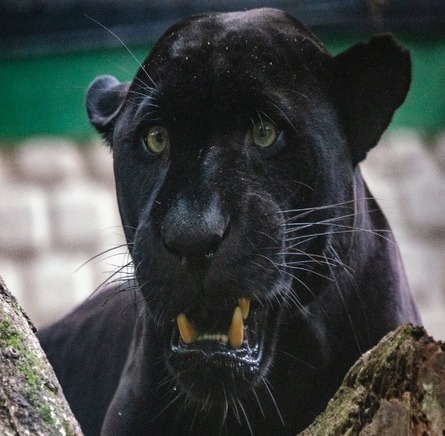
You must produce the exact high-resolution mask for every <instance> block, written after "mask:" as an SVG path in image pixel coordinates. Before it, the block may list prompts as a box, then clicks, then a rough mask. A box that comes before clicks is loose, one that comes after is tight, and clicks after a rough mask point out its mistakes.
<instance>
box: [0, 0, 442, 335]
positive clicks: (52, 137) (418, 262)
mask: <svg viewBox="0 0 445 436" xmlns="http://www.w3.org/2000/svg"><path fill="white" fill-rule="evenodd" d="M260 6H272V7H278V8H281V9H285V10H287V11H289V12H291V13H292V14H294V15H295V16H296V17H297V18H299V19H300V20H301V21H302V22H304V23H305V24H307V25H309V26H310V27H311V28H312V29H313V30H314V31H315V32H316V33H317V34H318V35H319V36H320V37H321V39H322V40H323V41H324V43H325V45H326V46H327V48H328V49H329V50H330V51H331V52H332V53H333V54H336V53H339V52H341V51H342V50H344V49H346V48H348V47H349V46H351V45H353V44H355V43H356V42H359V41H361V40H366V39H367V38H369V36H370V35H372V34H375V33H380V32H388V31H389V32H393V33H395V34H396V35H397V37H398V39H399V40H400V41H401V42H402V44H403V45H404V46H405V47H407V48H408V49H410V51H411V55H412V61H413V84H412V88H411V91H410V94H409V97H408V99H407V101H406V103H405V104H404V106H403V107H402V108H401V109H400V110H399V111H398V112H397V114H396V116H395V118H394V120H393V122H392V125H391V127H390V129H389V131H388V132H387V134H385V136H384V138H382V140H381V144H380V145H379V146H378V147H377V148H376V149H374V150H373V151H372V152H371V153H370V155H369V157H368V159H367V161H366V163H364V164H363V165H362V167H363V172H364V174H365V177H366V178H367V180H368V182H369V185H370V187H371V190H372V191H373V193H374V194H375V196H376V197H377V198H378V200H379V202H380V204H381V205H382V206H383V208H384V210H385V212H386V214H387V216H388V218H389V220H390V222H391V224H392V226H393V229H394V231H395V233H396V237H397V239H398V241H399V244H400V247H401V251H402V255H403V257H404V261H405V265H406V269H407V273H408V276H409V280H410V283H411V286H412V288H413V291H414V292H415V295H416V299H417V301H418V304H419V306H420V309H421V313H422V316H423V319H424V323H425V325H426V327H427V329H428V330H429V332H430V334H432V335H434V336H435V337H436V338H437V339H445V2H443V1H441V0H435V1H434V0H424V1H420V2H419V1H411V0H374V1H371V0H349V1H346V0H345V1H322V0H311V1H299V0H294V1H292V0H288V1H285V0H282V1H280V0H276V1H272V0H269V1H254V0H250V1H247V0H246V1H241V0H232V1H224V0H205V1H204V0H145V1H142V0H126V1H125V2H122V1H120V0H107V1H106V0H2V1H1V2H0V275H2V276H3V277H4V279H5V281H6V283H7V284H8V286H9V288H10V290H11V291H12V292H13V293H14V294H15V295H16V296H17V298H18V299H19V301H20V303H21V304H22V306H23V307H24V308H25V310H26V311H27V312H28V313H29V315H30V317H31V319H32V320H33V321H34V322H35V323H36V325H37V326H43V325H45V324H47V323H49V322H51V321H53V320H55V319H57V318H58V317H60V316H62V315H63V314H65V313H67V311H69V310H70V309H71V308H72V307H73V305H75V304H77V303H78V302H80V301H82V300H83V299H85V298H86V297H87V296H88V295H90V294H91V293H92V292H93V291H94V290H95V289H96V288H97V287H98V286H100V284H101V283H102V282H104V281H105V280H107V279H108V278H109V277H110V276H111V275H112V274H113V271H115V270H116V269H117V268H118V267H119V265H122V264H124V263H126V262H128V257H127V255H126V251H125V249H124V248H122V247H121V244H123V243H124V238H123V233H122V231H121V229H120V220H119V217H118V214H117V207H116V202H115V194H114V184H113V175H112V160H111V154H110V153H109V151H108V150H107V148H106V147H105V146H103V145H102V144H101V143H100V139H99V138H98V136H97V135H96V134H95V133H94V132H93V130H92V128H91V127H90V126H89V124H88V120H87V116H86V111H85V108H84V106H85V105H84V99H85V91H86V88H87V86H88V84H89V83H90V82H91V81H92V80H93V79H94V77H95V76H97V75H99V74H112V75H114V76H116V77H117V78H118V79H120V80H130V79H131V77H132V76H133V75H134V73H135V72H136V70H137V68H138V65H137V62H136V61H135V59H134V58H133V56H134V57H136V58H137V59H138V60H139V61H143V59H144V58H145V57H146V55H147V53H148V51H149V50H150V48H151V47H152V46H153V44H154V42H155V41H156V40H157V39H158V38H159V36H160V35H161V34H162V32H163V31H165V30H166V29H167V27H168V26H169V25H171V24H172V23H173V22H175V21H177V20H178V19H180V18H182V17H185V16H188V15H192V14H198V13H202V12H209V11H229V10H241V9H246V8H253V7H260ZM98 23H100V24H98ZM107 29H108V30H107ZM123 43H125V45H126V46H127V47H128V48H129V50H131V53H132V54H130V53H129V51H128V50H127V49H126V48H125V47H124V44H123ZM100 253H103V254H100ZM96 256H97V257H96ZM89 259H91V260H90V261H89V262H87V261H88V260H89Z"/></svg>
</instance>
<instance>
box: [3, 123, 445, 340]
mask: <svg viewBox="0 0 445 436" xmlns="http://www.w3.org/2000/svg"><path fill="white" fill-rule="evenodd" d="M111 167H112V163H111V155H110V153H109V152H108V150H107V148H106V147H105V146H103V145H100V144H99V143H98V142H95V143H91V144H75V143H72V142H70V141H68V140H65V139H54V138H53V139H48V138H46V139H32V140H29V141H26V142H25V143H23V144H21V146H20V147H16V148H14V149H12V150H8V149H5V148H4V147H3V148H2V147H0V274H2V275H3V276H4V278H5V280H6V282H7V283H8V285H9V288H10V289H11V290H12V291H13V292H14V293H15V294H16V296H17V297H18V299H19V301H20V302H21V304H22V305H23V307H24V308H25V310H27V312H28V313H29V314H30V316H31V318H32V319H33V321H34V322H35V323H36V324H37V325H38V326H42V325H45V324H47V323H49V322H51V321H53V320H54V319H56V318H58V317H59V316H61V315H63V314H65V313H67V311H69V310H70V309H71V308H72V307H73V305H75V304H77V303H78V302H80V301H82V300H83V299H85V298H87V297H88V295H90V294H91V293H92V292H93V291H94V289H96V288H97V287H98V286H99V285H100V284H101V283H102V282H103V281H104V280H107V278H108V277H109V276H110V275H111V274H112V272H113V271H115V270H116V269H117V268H118V266H119V265H122V264H123V263H126V262H128V256H127V254H126V250H125V248H123V247H122V244H123V243H124V238H123V232H122V230H121V228H120V220H119V217H118V213H117V207H116V201H115V193H114V183H113V176H112V169H111ZM362 168H363V173H364V174H365V177H366V179H367V180H368V182H369V185H370V187H371V190H372V192H373V193H374V194H375V196H376V197H377V198H378V201H379V202H380V204H381V205H382V206H383V208H384V210H385V212H386V214H387V216H388V218H389V220H390V222H391V224H392V226H393V228H394V231H395V233H396V237H397V239H398V241H399V244H400V247H401V251H402V255H403V257H404V261H405V265H406V268H407V272H408V276H409V279H410V283H411V285H412V288H413V290H414V292H415V295H416V298H417V301H418V303H419V306H420V308H421V313H422V316H423V319H424V323H425V325H426V327H427V328H428V329H429V331H430V332H431V333H432V334H434V336H435V337H436V338H439V339H445V136H444V137H442V139H440V138H439V139H437V140H435V141H429V142H428V143H427V142H426V141H424V140H422V138H421V137H420V136H419V135H418V134H417V133H415V132H411V131H399V132H395V133H392V134H391V135H388V136H387V137H386V138H385V139H383V140H382V141H381V144H380V145H379V146H378V147H377V148H376V149H374V150H373V151H372V152H371V153H370V154H369V156H368V159H367V160H366V163H365V164H363V165H362ZM108 250H110V251H108ZM100 253H103V254H102V255H100V256H99V257H97V258H96V257H95V256H96V255H98V254H100ZM89 259H91V260H90V261H89V262H87V261H88V260H89ZM85 262H87V263H85Z"/></svg>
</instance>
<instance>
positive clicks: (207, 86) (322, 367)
mask: <svg viewBox="0 0 445 436" xmlns="http://www.w3.org/2000/svg"><path fill="white" fill-rule="evenodd" d="M409 82H410V58H409V54H408V53H407V52H406V51H405V50H403V49H402V48H400V47H399V46H398V45H397V43H396V42H395V41H394V40H393V38H392V37H391V36H388V35H384V36H377V37H375V38H373V39H371V40H370V41H369V42H368V43H365V44H358V45H356V46H354V47H352V48H351V49H349V50H347V51H346V52H344V53H342V54H340V55H338V56H336V57H332V56H331V55H330V54H329V53H328V52H327V51H326V50H325V49H324V47H323V45H322V43H321V42H320V41H319V40H318V39H317V38H316V37H315V36H314V35H313V34H312V33H311V32H310V31H309V30H308V29H306V28H305V27H304V26H302V25H301V24H300V23H299V22H298V21H297V20H295V19H294V18H293V17H290V16H289V15H287V14H285V13H283V12H280V11H277V10H273V9H259V10H253V11H247V12H241V13H231V14H211V15H206V16H200V17H194V18H191V19H187V20H184V21H181V22H180V23H178V24H177V25H175V26H174V27H172V28H171V29H169V30H168V31H167V32H166V33H165V35H164V36H163V37H162V38H161V39H160V41H159V42H158V44H157V45H156V46H155V47H154V49H153V50H152V52H151V53H150V55H149V56H148V58H147V59H146V60H145V62H144V63H143V65H142V66H141V68H140V70H139V71H138V73H137V75H136V77H135V79H134V81H133V82H132V83H131V84H130V85H128V84H119V83H118V82H117V81H116V80H115V79H114V78H111V77H109V76H103V77H100V78H98V79H97V80H96V81H95V82H94V83H93V84H92V85H91V87H90V89H89V91H88V101H87V107H88V113H89V116H90V120H91V122H92V123H93V124H94V125H95V126H96V128H97V129H98V131H99V132H101V133H102V134H103V135H104V137H105V139H106V140H107V142H108V143H109V145H110V147H111V148H112V150H113V156H114V170H115V178H116V188H117V196H118V202H119V208H120V213H121V217H122V222H123V226H124V230H125V234H126V237H127V242H128V247H129V249H130V253H131V256H132V259H133V262H134V266H135V280H136V282H130V283H128V284H126V285H125V286H123V285H122V284H121V285H119V284H117V285H114V286H111V287H109V288H107V289H106V290H105V291H103V292H102V293H99V294H98V295H97V296H95V297H92V298H91V299H90V300H89V301H88V302H87V303H85V304H84V305H82V306H80V307H79V308H78V309H76V310H75V311H74V312H73V313H72V314H71V315H69V316H68V317H67V318H65V319H64V320H62V321H60V322H59V323H57V324H55V325H54V326H52V327H50V328H48V329H46V330H44V331H43V332H41V334H40V339H41V342H42V345H43V347H44V348H45V350H46V352H47V354H48V357H49V358H50V360H51V361H52V363H53V365H54V367H55V370H56V373H57V374H58V376H59V377H60V381H61V383H62V386H63V388H64V391H65V394H66V396H67V398H68V401H69V402H70V404H71V406H72V408H73V410H74V412H75V414H76V416H77V417H78V419H79V420H80V423H81V425H82V427H83V429H84V431H85V433H86V434H87V435H96V434H99V432H100V429H101V428H102V434H103V435H119V436H122V435H161V436H162V435H184V434H190V435H219V434H221V435H250V434H251V435H255V436H265V435H275V436H276V435H294V434H296V433H297V432H298V431H300V430H302V429H303V428H304V427H305V426H307V425H308V424H309V423H310V422H311V421H312V420H313V418H314V417H315V416H316V415H317V414H318V413H320V412H321V411H322V410H323V408H324V407H325V405H326V403H327V401H328V400H329V398H330V397H331V395H332V394H333V393H334V392H335V390H336V389H337V387H338V385H339V383H340V382H341V380H342V377H343V376H344V374H345V372H346V371H347V369H348V368H349V367H350V365H351V364H352V363H353V362H354V361H355V360H356V359H357V358H358V357H359V356H360V354H361V353H362V352H364V351H366V350H368V349H369V348H370V347H371V346H373V345H374V344H376V343H377V342H378V340H379V339H380V338H381V337H382V336H383V335H384V334H386V333H387V332H389V331H390V330H392V329H394V328H395V327H396V326H397V325H398V324H400V323H405V322H413V323H416V324H418V323H420V319H419V315H418V313H417V310H416V307H415V304H414V301H413V298H412V295H411V292H410V290H409V287H408V284H407V281H406V278H405V274H404V271H403V267H402V264H401V260H400V255H399V252H398V249H397V246H396V244H395V242H394V238H393V235H392V233H391V231H390V230H389V227H388V224H387V222H386V220H385V218H384V216H383V214H382V212H381V210H380V208H379V206H378V205H377V203H376V202H375V200H374V199H373V198H372V196H371V195H370V193H369V192H368V190H367V188H366V186H365V183H364V181H363V179H362V177H361V175H360V169H359V166H358V165H357V164H358V163H359V162H360V161H361V160H362V159H363V158H364V157H365V156H366V153H367V152H368V150H369V149H371V148H372V147H373V146H374V145H375V144H376V142H377V141H378V139H379V137H380V136H381V134H382V133H383V131H384V129H385V128H386V127H387V125H388V123H389V122H390V120H391V117H392V115H393V113H394V111H395V110H396V109H397V107H398V106H399V105H400V104H401V103H402V102H403V100H404V98H405V96H406V93H407V91H408V88H409ZM266 121H267V122H272V123H273V125H274V126H276V130H277V137H276V139H275V141H274V142H273V144H272V145H271V146H269V147H266V148H261V147H259V146H258V145H256V144H255V143H254V140H253V133H252V125H253V124H255V123H260V124H259V125H261V123H263V125H264V123H265V122H266ZM157 125H160V126H163V127H165V128H166V129H167V130H168V132H169V144H168V147H167V148H166V149H165V150H164V151H163V152H161V153H159V154H155V153H153V152H151V151H149V150H148V149H147V146H146V143H145V142H144V137H145V135H146V134H147V132H148V130H149V129H150V128H151V127H152V126H157ZM136 283H137V284H136ZM238 298H248V299H250V300H251V301H252V303H251V304H252V307H251V314H250V315H249V318H248V320H247V321H246V325H247V327H246V328H247V330H246V335H247V337H248V341H249V344H247V343H244V344H243V345H242V346H241V347H240V348H234V347H231V346H230V345H227V344H226V345H225V344H223V343H220V342H219V341H216V340H199V341H197V342H194V343H191V344H188V345H187V344H185V343H184V342H183V341H182V340H181V339H180V338H179V337H178V331H177V327H176V324H175V322H174V320H175V318H176V317H177V316H178V314H180V313H185V314H186V315H187V317H188V318H189V319H190V320H191V322H192V323H193V324H194V326H195V328H196V329H197V330H198V331H199V332H201V333H202V332H208V333H221V332H227V330H228V328H229V325H230V321H231V317H232V313H233V311H234V308H235V307H236V305H237V303H236V302H237V299H238ZM130 332H132V333H130Z"/></svg>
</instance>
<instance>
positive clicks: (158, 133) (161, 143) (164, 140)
mask: <svg viewBox="0 0 445 436" xmlns="http://www.w3.org/2000/svg"><path fill="white" fill-rule="evenodd" d="M144 143H145V146H146V147H147V149H148V150H149V151H151V152H152V153H154V154H159V153H162V152H163V151H164V150H165V149H166V148H167V147H168V146H169V145H170V136H169V134H168V130H167V129H166V128H165V127H162V126H154V127H151V128H150V129H149V130H148V132H147V134H146V136H145V137H144Z"/></svg>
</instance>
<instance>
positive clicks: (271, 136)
mask: <svg viewBox="0 0 445 436" xmlns="http://www.w3.org/2000/svg"><path fill="white" fill-rule="evenodd" d="M276 137H277V130H276V128H275V125H274V124H273V123H271V122H270V121H261V122H258V123H255V124H254V125H253V128H252V138H253V142H254V143H255V144H256V145H258V146H259V147H261V148H267V147H270V146H271V145H272V144H273V143H274V142H275V139H276Z"/></svg>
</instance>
